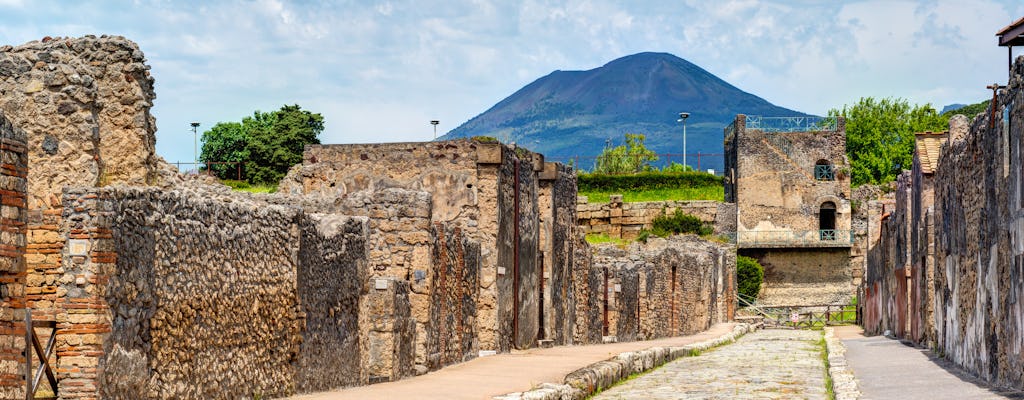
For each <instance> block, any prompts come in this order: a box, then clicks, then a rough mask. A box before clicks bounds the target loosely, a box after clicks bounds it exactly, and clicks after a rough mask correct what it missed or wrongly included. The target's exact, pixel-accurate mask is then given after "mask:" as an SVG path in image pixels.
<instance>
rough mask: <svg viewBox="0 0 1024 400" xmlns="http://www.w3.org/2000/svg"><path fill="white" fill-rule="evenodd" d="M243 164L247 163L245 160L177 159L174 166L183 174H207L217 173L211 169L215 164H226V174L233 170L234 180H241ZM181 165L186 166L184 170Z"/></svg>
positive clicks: (213, 174)
mask: <svg viewBox="0 0 1024 400" xmlns="http://www.w3.org/2000/svg"><path fill="white" fill-rule="evenodd" d="M245 164H247V162H245V161H207V162H198V163H197V162H194V161H177V162H175V163H174V166H175V167H177V168H178V172H180V173H183V174H187V175H198V174H203V175H209V176H216V175H217V174H215V173H214V171H213V169H214V168H216V167H217V166H221V165H223V166H228V167H229V169H228V170H227V175H231V172H234V177H235V180H239V181H240V180H242V170H243V168H244V166H245ZM183 166H184V167H185V168H186V169H185V170H182V169H181V167H183ZM232 170H233V171H232Z"/></svg>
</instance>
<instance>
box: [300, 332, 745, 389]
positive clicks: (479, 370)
mask: <svg viewBox="0 0 1024 400" xmlns="http://www.w3.org/2000/svg"><path fill="white" fill-rule="evenodd" d="M733 326H735V324H733V323H723V324H716V325H714V326H712V327H711V329H708V330H707V331H704V332H701V333H698V334H696V335H690V336H679V337H673V338H663V339H656V340H647V341H643V342H627V343H610V344H594V345H586V346H559V347H553V348H549V349H529V350H523V351H514V352H512V353H507V354H499V355H496V356H490V357H480V358H476V359H473V360H471V361H469V362H464V363H461V364H455V365H452V366H449V367H446V368H442V369H441V370H438V371H434V372H430V373H428V374H425V375H420V376H417V377H413V378H407V379H403V380H400V381H397V382H387V383H379V384H376V385H367V386H358V387H353V388H349V389H341V390H334V391H330V392H320V393H311V394H304V395H298V396H293V397H291V399H293V400H314V399H315V400H328V399H329V400H341V399H473V400H479V399H490V398H491V397H494V396H498V395H502V394H506V393H511V392H521V391H524V390H528V389H530V388H532V387H533V386H534V385H537V384H540V383H544V382H551V383H562V380H563V379H564V378H565V375H568V374H569V373H570V372H573V371H575V370H577V369H580V368H582V367H585V366H587V365H590V364H593V363H595V362H598V361H602V360H606V359H608V358H611V357H613V356H616V355H618V354H619V353H624V352H628V351H637V350H644V349H647V348H651V347H658V346H683V345H687V344H691V343H696V342H700V341H703V340H708V339H713V338H717V337H719V336H722V335H725V334H727V333H729V332H731V331H732V328H733Z"/></svg>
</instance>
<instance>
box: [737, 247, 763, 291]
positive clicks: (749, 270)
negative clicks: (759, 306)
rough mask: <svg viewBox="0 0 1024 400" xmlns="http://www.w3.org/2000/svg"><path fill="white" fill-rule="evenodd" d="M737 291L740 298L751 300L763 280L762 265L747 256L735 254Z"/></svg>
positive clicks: (759, 289)
mask: <svg viewBox="0 0 1024 400" xmlns="http://www.w3.org/2000/svg"><path fill="white" fill-rule="evenodd" d="M736 281H737V283H738V284H737V288H736V290H737V292H738V293H739V294H740V298H742V299H743V300H746V301H753V300H754V299H756V298H757V295H758V293H760V291H761V282H763V281H764V267H762V266H761V264H760V263H758V262H757V260H755V259H753V258H750V257H747V256H736Z"/></svg>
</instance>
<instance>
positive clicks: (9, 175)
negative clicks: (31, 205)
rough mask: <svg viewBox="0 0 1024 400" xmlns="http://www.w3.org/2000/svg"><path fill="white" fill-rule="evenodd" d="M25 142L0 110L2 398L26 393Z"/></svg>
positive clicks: (0, 388) (16, 128)
mask: <svg viewBox="0 0 1024 400" xmlns="http://www.w3.org/2000/svg"><path fill="white" fill-rule="evenodd" d="M25 143H26V135H25V131H23V130H21V129H19V128H18V127H16V126H14V125H13V124H11V122H10V121H9V120H7V118H6V117H5V116H4V113H3V111H2V110H0V398H5V399H8V398H10V399H14V398H24V397H25V390H24V388H25V381H24V377H25V371H24V367H22V366H21V363H22V362H23V361H24V357H23V356H22V355H21V351H22V350H24V349H25V339H24V338H25V324H24V322H23V321H25V315H24V310H25V308H26V300H25V221H26V213H25V207H26V200H25V197H26V189H27V188H26V182H25V177H26V175H27V167H28V153H27V149H26V148H25ZM37 362H38V360H37ZM35 365H38V364H35Z"/></svg>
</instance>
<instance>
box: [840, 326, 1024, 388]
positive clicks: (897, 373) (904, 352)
mask: <svg viewBox="0 0 1024 400" xmlns="http://www.w3.org/2000/svg"><path fill="white" fill-rule="evenodd" d="M835 334H836V337H838V338H839V339H841V340H842V341H843V344H844V345H845V346H846V360H847V363H848V364H849V366H850V369H852V370H853V374H854V376H856V378H857V382H858V386H859V389H860V391H861V399H865V400H872V399H876V400H877V399H926V400H942V399H1006V398H1014V399H1019V398H1024V396H1022V394H1021V393H1017V392H1008V391H1000V390H995V389H991V388H988V387H986V386H985V385H984V384H983V383H982V382H981V381H980V380H978V379H976V378H973V377H971V376H970V375H968V374H966V373H964V372H963V371H961V370H959V369H957V368H956V366H955V365H953V364H952V363H951V362H949V361H946V360H943V359H940V358H937V357H935V355H934V354H932V352H931V351H928V350H926V349H919V348H915V347H911V346H908V345H905V344H903V343H901V342H900V341H898V340H894V339H889V338H886V337H885V336H871V337H865V336H864V335H863V330H862V329H861V328H860V327H858V326H844V327H836V328H835Z"/></svg>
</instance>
